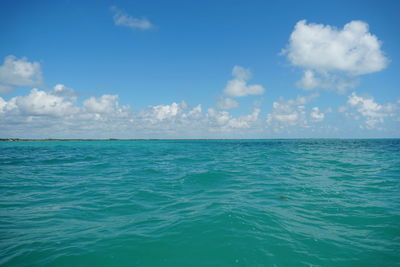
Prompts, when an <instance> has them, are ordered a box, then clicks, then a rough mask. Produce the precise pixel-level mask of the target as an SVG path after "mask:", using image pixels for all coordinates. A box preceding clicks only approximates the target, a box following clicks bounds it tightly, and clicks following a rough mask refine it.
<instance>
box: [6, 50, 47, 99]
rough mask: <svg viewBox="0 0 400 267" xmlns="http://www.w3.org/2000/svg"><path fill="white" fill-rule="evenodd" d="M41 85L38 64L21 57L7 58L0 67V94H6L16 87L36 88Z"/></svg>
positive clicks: (40, 72) (40, 73)
mask: <svg viewBox="0 0 400 267" xmlns="http://www.w3.org/2000/svg"><path fill="white" fill-rule="evenodd" d="M41 83H42V71H41V68H40V63H39V62H29V61H28V60H27V58H25V57H23V58H20V59H17V58H16V57H15V56H12V55H10V56H7V57H6V58H5V59H4V62H3V65H1V66H0V93H8V92H10V91H12V90H13V89H14V88H15V87H17V86H37V85H40V84H41Z"/></svg>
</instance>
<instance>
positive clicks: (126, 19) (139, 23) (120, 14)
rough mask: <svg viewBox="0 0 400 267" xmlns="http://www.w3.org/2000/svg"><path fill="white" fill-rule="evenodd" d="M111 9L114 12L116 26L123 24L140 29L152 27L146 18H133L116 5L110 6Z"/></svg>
mask: <svg viewBox="0 0 400 267" xmlns="http://www.w3.org/2000/svg"><path fill="white" fill-rule="evenodd" d="M111 11H112V12H113V13H114V16H113V19H114V23H115V25H117V26H125V27H129V28H131V29H140V30H149V29H151V28H153V27H154V26H153V24H152V23H151V22H150V21H149V20H148V19H146V18H134V17H132V16H130V15H128V14H126V13H125V12H124V11H123V10H121V9H119V8H117V7H112V8H111Z"/></svg>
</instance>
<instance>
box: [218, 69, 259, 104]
mask: <svg viewBox="0 0 400 267" xmlns="http://www.w3.org/2000/svg"><path fill="white" fill-rule="evenodd" d="M232 76H233V77H234V79H233V80H230V81H228V84H227V85H226V87H225V89H224V93H225V94H226V95H228V96H230V97H242V96H247V95H262V94H263V93H264V90H265V89H264V87H262V86H261V85H258V84H254V85H248V84H247V81H248V80H249V79H251V72H250V70H249V69H245V68H243V67H240V66H234V67H233V70H232Z"/></svg>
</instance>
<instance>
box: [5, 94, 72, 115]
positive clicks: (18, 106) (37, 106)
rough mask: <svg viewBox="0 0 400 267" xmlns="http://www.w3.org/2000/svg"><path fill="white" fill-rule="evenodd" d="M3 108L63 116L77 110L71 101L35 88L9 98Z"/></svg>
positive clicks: (35, 113) (27, 113) (33, 113)
mask: <svg viewBox="0 0 400 267" xmlns="http://www.w3.org/2000/svg"><path fill="white" fill-rule="evenodd" d="M3 105H4V104H3ZM4 109H5V110H8V111H12V112H15V113H20V114H24V115H27V116H64V115H70V114H73V113H76V112H77V111H78V108H77V107H75V105H74V103H73V102H71V101H68V100H66V99H64V98H62V97H59V96H56V95H53V94H51V93H49V92H45V91H41V90H38V89H36V88H33V89H32V90H31V91H30V93H29V95H27V96H16V97H13V98H11V99H10V101H8V102H7V103H6V104H5V105H4V107H3V110H4Z"/></svg>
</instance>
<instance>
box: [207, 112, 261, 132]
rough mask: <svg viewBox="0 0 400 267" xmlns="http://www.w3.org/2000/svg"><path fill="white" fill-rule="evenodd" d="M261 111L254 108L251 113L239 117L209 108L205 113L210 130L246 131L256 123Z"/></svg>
mask: <svg viewBox="0 0 400 267" xmlns="http://www.w3.org/2000/svg"><path fill="white" fill-rule="evenodd" d="M260 112H261V110H260V109H258V108H255V109H254V110H253V112H252V113H250V114H248V115H242V116H239V117H236V118H235V117H232V116H231V115H230V114H229V112H227V111H218V110H215V109H213V108H209V109H208V111H207V119H208V123H209V124H210V126H211V128H214V129H215V128H217V129H219V130H231V129H240V128H241V129H247V128H251V127H252V126H253V125H254V124H255V123H256V122H257V121H258V116H259V114H260Z"/></svg>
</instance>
